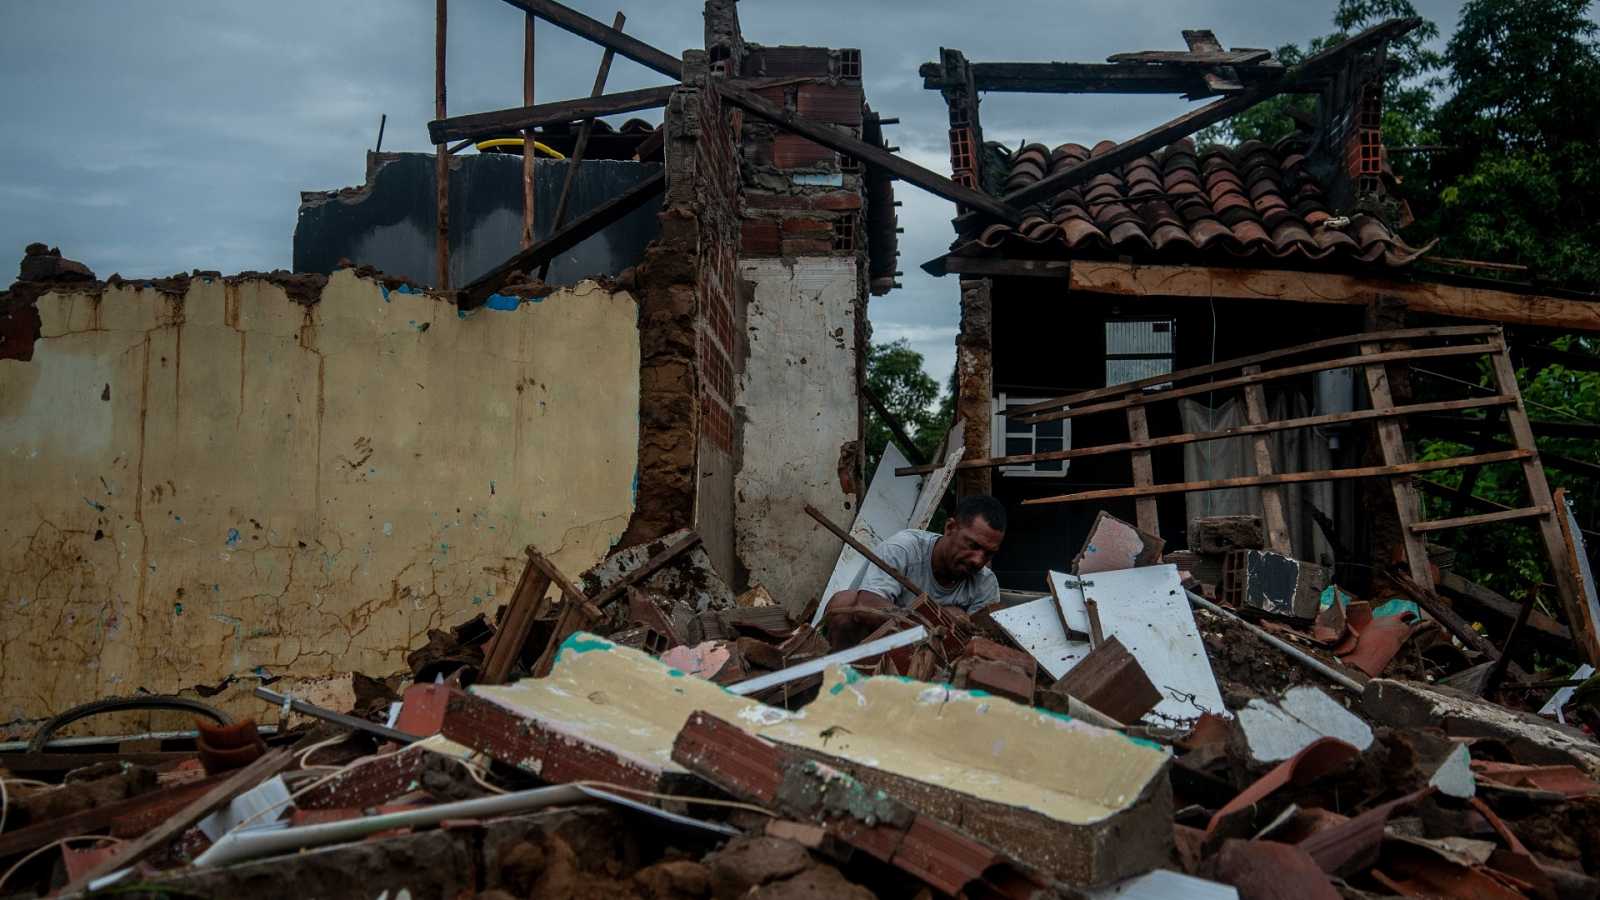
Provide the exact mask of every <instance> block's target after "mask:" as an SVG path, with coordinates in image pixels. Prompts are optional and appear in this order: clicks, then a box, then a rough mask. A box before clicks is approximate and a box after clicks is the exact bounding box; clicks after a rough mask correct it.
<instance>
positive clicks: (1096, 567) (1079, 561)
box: [1072, 509, 1166, 575]
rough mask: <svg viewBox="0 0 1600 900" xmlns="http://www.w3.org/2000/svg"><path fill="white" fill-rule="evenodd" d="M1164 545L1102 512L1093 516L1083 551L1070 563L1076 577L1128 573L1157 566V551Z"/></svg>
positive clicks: (1158, 558)
mask: <svg viewBox="0 0 1600 900" xmlns="http://www.w3.org/2000/svg"><path fill="white" fill-rule="evenodd" d="M1165 546H1166V541H1163V540H1162V539H1161V538H1159V537H1157V536H1156V535H1153V534H1148V533H1146V532H1143V531H1140V530H1139V529H1138V528H1136V527H1135V526H1133V525H1129V524H1128V523H1127V522H1124V521H1122V520H1121V519H1119V518H1117V517H1116V516H1113V515H1111V514H1110V513H1108V512H1106V511H1105V510H1103V509H1102V510H1101V511H1100V512H1099V514H1098V515H1096V516H1095V519H1094V524H1093V525H1091V526H1089V537H1088V538H1087V539H1086V540H1084V542H1083V549H1081V550H1079V551H1078V555H1077V556H1075V557H1073V559H1072V571H1073V573H1074V574H1076V575H1088V574H1090V573H1091V572H1109V571H1113V570H1116V569H1131V568H1133V567H1135V566H1153V565H1156V564H1157V563H1159V562H1161V550H1162V548H1163V547H1165Z"/></svg>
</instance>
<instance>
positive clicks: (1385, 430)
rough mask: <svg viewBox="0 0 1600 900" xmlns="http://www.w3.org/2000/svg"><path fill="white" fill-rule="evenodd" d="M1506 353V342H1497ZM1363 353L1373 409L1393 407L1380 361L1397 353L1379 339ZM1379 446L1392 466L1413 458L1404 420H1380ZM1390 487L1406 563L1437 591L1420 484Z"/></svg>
mask: <svg viewBox="0 0 1600 900" xmlns="http://www.w3.org/2000/svg"><path fill="white" fill-rule="evenodd" d="M1495 346H1498V347H1499V348H1500V349H1501V351H1502V352H1504V346H1505V345H1503V344H1499V343H1498V342H1497V343H1496V344H1495ZM1361 356H1362V357H1363V358H1364V359H1365V360H1366V365H1364V366H1363V367H1362V372H1363V374H1364V375H1365V376H1366V379H1367V394H1368V395H1369V396H1370V397H1371V399H1372V408H1373V409H1393V408H1394V395H1393V393H1392V392H1391V391H1390V390H1389V372H1388V366H1387V363H1386V362H1384V361H1380V359H1381V358H1383V357H1391V356H1394V353H1392V352H1391V353H1385V352H1384V351H1383V349H1382V347H1380V346H1379V345H1378V344H1377V342H1368V343H1364V344H1362V345H1361ZM1401 356H1402V357H1405V358H1410V359H1416V358H1418V357H1419V356H1421V353H1420V352H1419V351H1409V352H1403V353H1401ZM1377 427H1378V445H1379V447H1380V448H1381V449H1382V451H1383V461H1384V464H1385V465H1388V466H1390V467H1394V466H1398V465H1402V464H1404V463H1407V462H1409V461H1410V459H1411V457H1410V454H1408V453H1407V452H1406V443H1405V435H1404V434H1402V433H1401V431H1400V422H1399V421H1398V420H1396V419H1379V420H1378V423H1377ZM1389 490H1390V492H1391V493H1392V494H1393V495H1394V505H1395V510H1396V512H1397V514H1398V515H1399V517H1400V528H1401V537H1402V540H1403V541H1404V542H1405V546H1406V562H1407V565H1408V566H1409V568H1410V570H1411V579H1412V580H1413V581H1415V582H1416V583H1417V584H1418V585H1420V586H1422V588H1423V589H1425V590H1428V591H1431V590H1433V576H1432V575H1431V574H1430V573H1429V571H1428V545H1427V543H1426V542H1425V541H1423V539H1422V536H1421V535H1420V534H1419V533H1418V532H1417V530H1416V529H1415V528H1414V527H1413V526H1414V525H1415V524H1416V522H1417V520H1419V519H1421V518H1422V501H1421V500H1420V499H1419V498H1418V497H1417V486H1416V485H1414V484H1412V483H1411V479H1410V478H1409V477H1398V476H1396V477H1391V478H1390V479H1389Z"/></svg>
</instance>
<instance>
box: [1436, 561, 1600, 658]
mask: <svg viewBox="0 0 1600 900" xmlns="http://www.w3.org/2000/svg"><path fill="white" fill-rule="evenodd" d="M1439 587H1440V588H1441V589H1443V590H1445V591H1448V592H1450V593H1451V594H1454V595H1456V596H1457V597H1460V598H1462V599H1465V600H1466V601H1467V602H1469V603H1475V604H1477V605H1478V606H1481V607H1483V608H1485V609H1487V610H1489V611H1491V612H1494V613H1497V614H1499V615H1501V616H1503V617H1505V618H1507V619H1515V618H1516V617H1517V616H1518V615H1519V614H1520V610H1521V608H1522V604H1520V603H1516V602H1514V601H1512V600H1510V599H1508V598H1506V597H1502V596H1501V595H1499V594H1497V593H1495V592H1494V591H1491V590H1489V589H1488V588H1486V587H1484V586H1483V585H1481V584H1477V583H1476V582H1472V581H1468V580H1467V579H1465V578H1462V577H1461V576H1460V575H1457V574H1455V573H1453V572H1441V573H1439ZM1528 624H1529V626H1530V627H1532V628H1533V629H1534V630H1535V631H1539V632H1543V633H1544V634H1545V635H1546V636H1547V637H1551V638H1554V639H1556V640H1561V641H1570V640H1572V632H1570V631H1568V630H1567V626H1565V625H1562V624H1561V623H1560V622H1557V621H1556V620H1554V619H1552V618H1550V617H1549V616H1546V615H1545V614H1544V613H1541V612H1534V613H1533V615H1531V616H1530V617H1529V618H1528Z"/></svg>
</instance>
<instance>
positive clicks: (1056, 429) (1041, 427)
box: [1033, 419, 1067, 438]
mask: <svg viewBox="0 0 1600 900" xmlns="http://www.w3.org/2000/svg"><path fill="white" fill-rule="evenodd" d="M1066 424H1067V423H1066V421H1065V420H1064V419H1057V420H1055V421H1054V422H1040V423H1039V424H1038V425H1035V426H1034V432H1033V433H1034V434H1037V435H1038V436H1039V437H1041V438H1047V437H1053V438H1058V437H1061V433H1062V429H1063V428H1064V427H1065V426H1066Z"/></svg>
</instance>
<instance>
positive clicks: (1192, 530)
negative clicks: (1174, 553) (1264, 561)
mask: <svg viewBox="0 0 1600 900" xmlns="http://www.w3.org/2000/svg"><path fill="white" fill-rule="evenodd" d="M1266 545H1267V538H1266V532H1265V531H1264V530H1263V529H1262V527H1261V517H1260V516H1202V517H1200V518H1198V519H1195V520H1193V521H1191V522H1190V523H1189V548H1190V549H1191V550H1193V551H1195V552H1196V553H1200V554H1209V555H1221V554H1224V553H1230V552H1232V551H1235V550H1260V549H1262V548H1264V547H1266Z"/></svg>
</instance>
